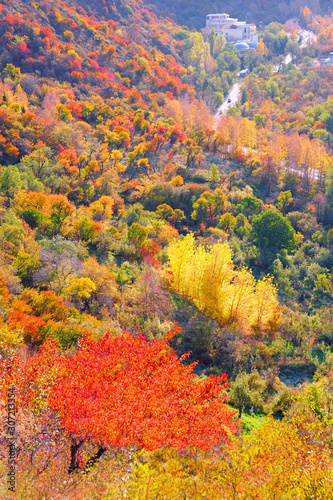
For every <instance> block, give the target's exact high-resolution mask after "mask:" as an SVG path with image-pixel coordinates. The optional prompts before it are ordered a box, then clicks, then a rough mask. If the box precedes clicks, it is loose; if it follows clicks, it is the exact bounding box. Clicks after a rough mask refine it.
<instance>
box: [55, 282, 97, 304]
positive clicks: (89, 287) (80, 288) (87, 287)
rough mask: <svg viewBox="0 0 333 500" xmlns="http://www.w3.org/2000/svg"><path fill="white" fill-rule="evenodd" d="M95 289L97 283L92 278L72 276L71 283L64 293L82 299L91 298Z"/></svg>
mask: <svg viewBox="0 0 333 500" xmlns="http://www.w3.org/2000/svg"><path fill="white" fill-rule="evenodd" d="M95 290H96V285H95V283H94V282H93V281H92V280H91V279H90V278H74V277H72V279H71V284H70V285H69V286H68V287H67V288H65V289H64V290H63V293H65V294H66V295H70V296H74V297H75V296H77V297H80V298H81V299H89V298H90V297H91V294H92V293H93V292H94V291H95Z"/></svg>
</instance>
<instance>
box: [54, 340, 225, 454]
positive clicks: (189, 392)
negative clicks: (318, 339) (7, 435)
mask: <svg viewBox="0 0 333 500" xmlns="http://www.w3.org/2000/svg"><path fill="white" fill-rule="evenodd" d="M193 367H194V365H193V364H192V365H188V366H185V365H182V364H181V361H180V360H179V359H178V358H177V356H176V355H175V354H174V353H173V352H172V351H171V349H170V347H169V345H168V342H167V341H165V340H163V341H162V340H160V341H154V342H151V343H148V342H147V341H146V339H145V338H144V337H142V336H138V337H132V336H131V335H129V334H128V333H124V334H123V335H122V336H120V337H116V338H114V339H111V338H110V337H109V335H108V334H106V335H105V336H104V337H103V339H102V340H100V341H98V342H96V341H92V340H89V339H88V338H85V339H84V340H82V341H80V349H79V351H78V352H77V353H76V354H74V355H73V356H71V357H70V358H69V359H68V360H66V361H65V371H64V372H63V376H62V377H61V378H60V379H59V381H58V383H57V384H56V386H55V387H54V391H53V392H52V394H51V396H50V398H49V404H50V406H51V408H53V409H54V410H56V411H58V412H59V413H60V414H61V417H62V425H63V426H64V427H65V429H66V430H67V432H73V433H74V434H75V435H77V436H79V437H80V439H85V440H86V439H89V438H90V439H93V440H94V441H98V442H100V443H103V445H105V446H113V447H124V446H129V445H132V446H133V445H134V446H138V447H140V448H146V449H156V448H160V447H161V446H163V445H170V446H174V447H177V448H179V449H184V448H185V447H186V446H188V445H189V444H193V445H195V446H199V447H202V448H209V447H210V446H214V445H215V444H217V443H218V442H219V441H220V440H221V439H225V438H226V437H227V435H228V432H230V431H232V430H234V428H235V424H234V423H233V422H232V418H233V415H234V412H232V411H231V410H230V409H229V408H228V407H226V406H225V405H223V404H222V403H223V401H225V399H226V398H225V397H222V398H219V397H218V396H219V395H220V394H221V393H223V391H224V389H225V387H226V384H225V383H224V382H225V378H226V377H225V376H222V377H210V378H209V379H208V380H207V381H204V382H203V381H200V382H197V383H193V382H192V380H193V377H194V375H193V374H192V370H193ZM221 384H222V385H221Z"/></svg>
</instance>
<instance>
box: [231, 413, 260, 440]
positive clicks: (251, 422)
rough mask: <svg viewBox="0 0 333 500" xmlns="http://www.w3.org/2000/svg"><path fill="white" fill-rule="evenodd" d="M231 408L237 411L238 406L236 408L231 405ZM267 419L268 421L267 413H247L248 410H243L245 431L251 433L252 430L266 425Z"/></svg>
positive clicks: (242, 420)
mask: <svg viewBox="0 0 333 500" xmlns="http://www.w3.org/2000/svg"><path fill="white" fill-rule="evenodd" d="M231 408H232V409H233V410H235V411H237V408H234V407H233V406H231ZM265 421H266V415H262V414H255V413H247V412H246V411H243V413H242V417H241V422H242V426H243V432H245V433H246V434H249V433H250V432H252V431H254V430H256V429H260V427H262V426H263V425H264V423H265Z"/></svg>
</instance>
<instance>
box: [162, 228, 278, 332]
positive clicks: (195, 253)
mask: <svg viewBox="0 0 333 500" xmlns="http://www.w3.org/2000/svg"><path fill="white" fill-rule="evenodd" d="M168 257H169V266H170V271H171V274H170V275H169V276H170V278H169V280H170V285H171V287H172V288H173V290H174V291H175V292H177V293H179V294H181V295H183V296H184V297H186V298H187V299H189V300H191V301H193V302H194V304H195V305H196V306H197V307H198V309H200V311H203V312H204V313H205V314H207V315H208V316H210V317H212V318H214V319H216V320H217V321H218V322H219V323H221V324H227V323H229V324H230V323H237V324H239V325H241V326H242V327H245V328H253V329H258V328H259V329H266V328H273V327H275V326H276V325H277V322H278V319H279V305H278V300H277V291H276V287H275V286H274V285H273V283H272V280H271V278H270V277H268V276H267V277H265V278H263V279H262V280H260V281H257V282H256V281H255V279H254V278H253V276H252V274H251V272H250V271H248V270H247V269H246V268H244V267H240V268H237V267H235V266H234V264H233V262H232V252H231V250H230V248H229V246H228V244H227V243H217V244H215V245H212V246H209V247H206V248H205V247H203V246H201V245H198V246H196V244H195V240H194V236H193V235H192V234H188V235H187V236H186V237H185V238H184V239H183V240H182V241H179V240H176V239H175V240H174V241H173V242H172V243H171V244H170V245H169V248H168Z"/></svg>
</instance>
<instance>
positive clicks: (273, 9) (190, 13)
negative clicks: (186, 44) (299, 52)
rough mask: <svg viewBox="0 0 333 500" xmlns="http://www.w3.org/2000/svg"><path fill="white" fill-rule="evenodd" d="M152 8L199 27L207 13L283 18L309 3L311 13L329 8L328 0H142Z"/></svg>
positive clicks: (259, 19) (248, 18)
mask: <svg viewBox="0 0 333 500" xmlns="http://www.w3.org/2000/svg"><path fill="white" fill-rule="evenodd" d="M144 3H145V4H146V5H147V6H149V7H150V8H151V9H152V11H153V12H156V13H158V14H159V15H161V16H164V17H167V18H170V19H173V20H175V21H176V22H177V23H178V24H180V25H185V26H189V27H190V28H195V29H197V30H201V29H202V28H204V27H205V18H206V15H207V14H215V13H222V12H226V13H228V14H230V15H231V16H232V17H236V18H237V17H238V19H240V20H246V21H248V22H249V21H251V22H256V23H259V22H262V23H263V24H268V23H270V22H276V21H277V22H282V23H284V22H286V21H287V19H289V18H291V17H294V16H298V15H299V14H300V12H301V11H302V10H303V9H304V7H309V8H310V9H311V11H312V12H313V13H314V14H323V13H327V12H329V10H330V9H331V8H332V4H331V2H330V0H272V1H269V0H258V1H257V2H255V1H253V0H249V1H248V0H224V1H223V2H222V1H220V2H216V1H212V0H208V1H207V2H200V1H199V0H193V1H191V2H187V1H182V2H177V1H175V0H165V1H164V2H162V1H161V0H144Z"/></svg>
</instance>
